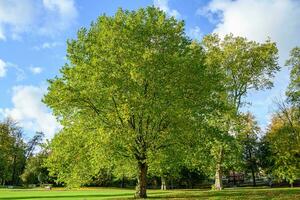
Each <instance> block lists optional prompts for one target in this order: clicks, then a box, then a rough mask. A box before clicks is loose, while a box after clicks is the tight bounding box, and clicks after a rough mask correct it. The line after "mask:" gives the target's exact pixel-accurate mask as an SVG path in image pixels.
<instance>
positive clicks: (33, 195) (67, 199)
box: [0, 188, 300, 200]
mask: <svg viewBox="0 0 300 200" xmlns="http://www.w3.org/2000/svg"><path fill="white" fill-rule="evenodd" d="M133 194H134V190H131V189H111V188H87V189H79V190H65V189H53V190H51V191H46V190H43V189H0V200H2V199H11V200H12V199H16V200H22V199H23V200H25V199H26V200H29V199H33V200H39V199H41V200H54V199H55V200H73V199H74V200H90V199H91V200H96V199H133ZM148 196H149V199H172V198H174V199H242V200H245V199H286V200H293V199H295V200H296V199H297V200H298V199H300V188H275V189H269V188H235V189H231V188H228V189H225V190H223V191H221V192H216V191H209V190H197V189H192V190H168V191H161V190H148Z"/></svg>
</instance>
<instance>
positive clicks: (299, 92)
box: [286, 47, 300, 108]
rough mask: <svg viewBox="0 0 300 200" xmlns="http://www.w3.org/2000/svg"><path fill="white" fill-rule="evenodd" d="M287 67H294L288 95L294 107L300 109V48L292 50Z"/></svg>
mask: <svg viewBox="0 0 300 200" xmlns="http://www.w3.org/2000/svg"><path fill="white" fill-rule="evenodd" d="M286 65H287V66H291V67H292V69H291V73H290V84H289V87H288V90H287V92H286V95H287V97H288V100H289V101H290V102H291V103H292V104H293V105H294V106H296V107H298V108H300V47H295V48H294V49H292V50H291V52H290V59H288V60H287V62H286Z"/></svg>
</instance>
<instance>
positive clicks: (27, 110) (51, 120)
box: [0, 85, 60, 138]
mask: <svg viewBox="0 0 300 200" xmlns="http://www.w3.org/2000/svg"><path fill="white" fill-rule="evenodd" d="M45 91H46V90H45V89H44V88H41V87H36V86H31V85H27V86H16V87H14V88H13V96H12V103H13V108H11V109H9V108H5V109H0V113H2V115H3V116H4V117H11V118H13V119H14V120H16V121H18V122H19V123H20V126H22V127H24V129H25V130H28V131H33V132H35V131H43V132H44V133H45V135H46V138H52V137H53V136H54V134H55V133H56V132H57V130H59V128H60V125H59V124H58V122H57V121H56V119H55V117H54V116H53V115H52V114H51V112H50V111H49V110H48V109H47V107H46V106H45V105H44V104H43V103H42V102H41V99H42V97H43V95H44V93H45Z"/></svg>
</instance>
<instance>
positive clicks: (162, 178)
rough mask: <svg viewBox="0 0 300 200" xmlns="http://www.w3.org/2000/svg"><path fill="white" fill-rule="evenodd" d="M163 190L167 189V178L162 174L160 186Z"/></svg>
mask: <svg viewBox="0 0 300 200" xmlns="http://www.w3.org/2000/svg"><path fill="white" fill-rule="evenodd" d="M160 189H161V190H167V181H166V178H165V177H164V176H161V186H160Z"/></svg>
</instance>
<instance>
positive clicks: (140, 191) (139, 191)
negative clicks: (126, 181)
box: [135, 163, 148, 198]
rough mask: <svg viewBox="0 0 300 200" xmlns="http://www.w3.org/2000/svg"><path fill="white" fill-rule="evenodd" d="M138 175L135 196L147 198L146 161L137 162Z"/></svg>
mask: <svg viewBox="0 0 300 200" xmlns="http://www.w3.org/2000/svg"><path fill="white" fill-rule="evenodd" d="M138 169H139V172H138V173H139V175H138V182H137V186H136V193H135V197H136V198H147V171H148V165H147V163H139V164H138Z"/></svg>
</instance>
